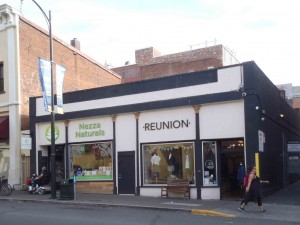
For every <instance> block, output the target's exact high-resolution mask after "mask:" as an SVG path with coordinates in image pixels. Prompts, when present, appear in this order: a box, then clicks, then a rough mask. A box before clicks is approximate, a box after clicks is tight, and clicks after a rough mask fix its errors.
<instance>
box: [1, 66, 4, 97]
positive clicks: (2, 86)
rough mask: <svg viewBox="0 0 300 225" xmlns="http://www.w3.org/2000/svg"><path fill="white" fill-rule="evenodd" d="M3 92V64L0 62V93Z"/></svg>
mask: <svg viewBox="0 0 300 225" xmlns="http://www.w3.org/2000/svg"><path fill="white" fill-rule="evenodd" d="M1 92H4V72H3V63H1V62H0V93H1Z"/></svg>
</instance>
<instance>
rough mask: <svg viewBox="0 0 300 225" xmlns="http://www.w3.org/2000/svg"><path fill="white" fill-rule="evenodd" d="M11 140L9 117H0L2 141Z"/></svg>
mask: <svg viewBox="0 0 300 225" xmlns="http://www.w3.org/2000/svg"><path fill="white" fill-rule="evenodd" d="M8 138H9V117H8V116H0V139H8Z"/></svg>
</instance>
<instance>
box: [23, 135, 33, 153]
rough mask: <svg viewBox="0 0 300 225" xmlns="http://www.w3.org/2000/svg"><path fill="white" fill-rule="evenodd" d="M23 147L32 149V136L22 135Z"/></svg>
mask: <svg viewBox="0 0 300 225" xmlns="http://www.w3.org/2000/svg"><path fill="white" fill-rule="evenodd" d="M21 149H29V150H30V149H31V137H21Z"/></svg>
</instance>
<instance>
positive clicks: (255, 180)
mask: <svg viewBox="0 0 300 225" xmlns="http://www.w3.org/2000/svg"><path fill="white" fill-rule="evenodd" d="M249 171H251V172H250V174H249V178H248V184H247V186H246V194H245V198H244V199H243V200H242V202H241V204H240V207H239V210H241V211H243V212H245V205H247V204H248V202H250V201H257V205H258V207H259V209H260V213H266V212H267V211H266V210H265V209H264V207H263V204H262V194H261V189H262V188H261V184H268V183H269V181H267V180H260V178H259V177H258V176H256V167H255V166H252V167H250V168H249Z"/></svg>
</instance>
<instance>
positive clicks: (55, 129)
mask: <svg viewBox="0 0 300 225" xmlns="http://www.w3.org/2000/svg"><path fill="white" fill-rule="evenodd" d="M45 136H46V139H47V140H48V141H51V125H49V126H48V127H47V128H46V132H45ZM54 137H55V140H57V139H58V137H59V129H58V127H57V126H54Z"/></svg>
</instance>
